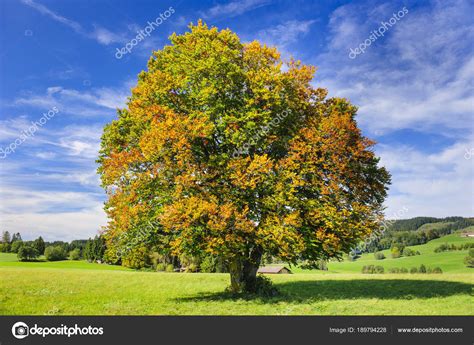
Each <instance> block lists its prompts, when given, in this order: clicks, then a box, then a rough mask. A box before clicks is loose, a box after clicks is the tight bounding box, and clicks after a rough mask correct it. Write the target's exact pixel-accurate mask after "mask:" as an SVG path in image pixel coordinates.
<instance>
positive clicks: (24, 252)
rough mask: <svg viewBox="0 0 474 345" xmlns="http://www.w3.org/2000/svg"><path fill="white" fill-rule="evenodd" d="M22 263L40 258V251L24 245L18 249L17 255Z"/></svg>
mask: <svg viewBox="0 0 474 345" xmlns="http://www.w3.org/2000/svg"><path fill="white" fill-rule="evenodd" d="M17 257H18V260H20V261H32V260H35V259H36V258H37V257H38V251H37V250H36V249H35V248H33V247H32V246H30V245H27V244H25V245H23V246H21V247H20V248H19V249H18V254H17Z"/></svg>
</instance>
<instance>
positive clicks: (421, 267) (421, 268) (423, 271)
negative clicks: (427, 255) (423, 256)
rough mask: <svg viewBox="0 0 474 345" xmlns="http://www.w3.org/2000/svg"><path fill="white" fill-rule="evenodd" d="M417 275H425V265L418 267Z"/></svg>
mask: <svg viewBox="0 0 474 345" xmlns="http://www.w3.org/2000/svg"><path fill="white" fill-rule="evenodd" d="M418 273H426V267H425V265H423V264H421V265H420V268H419V269H418Z"/></svg>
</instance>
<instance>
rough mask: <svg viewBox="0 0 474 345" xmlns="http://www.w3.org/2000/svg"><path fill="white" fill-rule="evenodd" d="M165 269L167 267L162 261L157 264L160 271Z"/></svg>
mask: <svg viewBox="0 0 474 345" xmlns="http://www.w3.org/2000/svg"><path fill="white" fill-rule="evenodd" d="M165 269H166V267H165V264H162V263H159V264H156V270H157V271H158V272H163V271H164V270H165Z"/></svg>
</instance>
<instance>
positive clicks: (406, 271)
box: [400, 267, 408, 273]
mask: <svg viewBox="0 0 474 345" xmlns="http://www.w3.org/2000/svg"><path fill="white" fill-rule="evenodd" d="M400 273H408V269H407V268H405V267H402V268H400Z"/></svg>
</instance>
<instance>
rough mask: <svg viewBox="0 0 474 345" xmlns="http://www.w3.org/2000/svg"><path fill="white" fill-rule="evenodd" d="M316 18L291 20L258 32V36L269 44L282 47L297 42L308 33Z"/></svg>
mask: <svg viewBox="0 0 474 345" xmlns="http://www.w3.org/2000/svg"><path fill="white" fill-rule="evenodd" d="M315 21H316V20H289V21H286V22H284V23H281V24H278V25H276V26H273V27H269V28H267V29H264V30H261V31H259V32H258V34H257V36H258V38H259V39H260V40H261V41H262V42H265V43H267V44H271V45H276V46H278V47H280V48H281V49H285V48H286V46H288V45H290V44H292V43H295V42H297V41H298V39H299V38H300V37H301V36H303V35H305V34H307V33H308V32H309V31H310V29H311V25H312V24H313V23H314V22H315Z"/></svg>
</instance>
